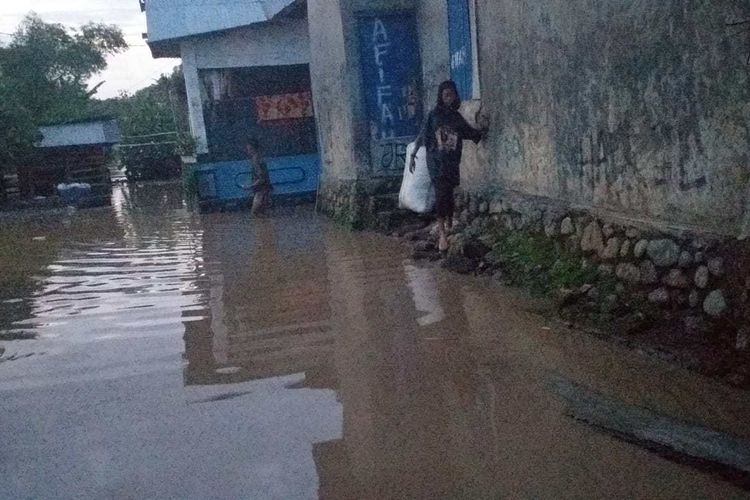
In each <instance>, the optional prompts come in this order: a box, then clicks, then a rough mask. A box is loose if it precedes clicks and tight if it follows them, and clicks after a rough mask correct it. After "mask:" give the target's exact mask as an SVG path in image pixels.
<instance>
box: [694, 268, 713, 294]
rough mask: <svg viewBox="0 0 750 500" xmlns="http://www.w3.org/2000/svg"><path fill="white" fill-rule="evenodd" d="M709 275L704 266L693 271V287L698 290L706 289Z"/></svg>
mask: <svg viewBox="0 0 750 500" xmlns="http://www.w3.org/2000/svg"><path fill="white" fill-rule="evenodd" d="M710 276H711V273H710V272H709V270H708V267H706V266H700V267H699V268H698V269H697V270H696V271H695V278H694V279H693V282H694V283H695V286H697V287H698V288H700V289H704V288H706V287H708V281H709V279H710Z"/></svg>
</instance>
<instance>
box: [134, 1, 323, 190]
mask: <svg viewBox="0 0 750 500" xmlns="http://www.w3.org/2000/svg"><path fill="white" fill-rule="evenodd" d="M141 5H142V7H143V8H144V10H145V12H146V18H147V24H148V34H147V43H148V45H149V47H151V52H152V54H153V56H154V57H156V58H159V57H179V58H181V59H182V67H183V72H184V75H185V86H186V89H187V97H188V107H189V112H190V126H191V131H192V134H193V136H194V137H195V139H196V149H197V153H198V158H199V163H200V164H201V165H202V167H201V169H199V172H198V173H199V174H201V173H205V174H206V175H210V176H212V179H211V180H210V182H208V184H205V185H209V184H210V186H211V187H210V189H209V193H208V194H207V196H208V197H209V198H213V199H215V200H216V201H217V202H220V203H223V202H224V201H226V200H241V199H246V198H247V195H248V194H249V192H248V189H247V188H246V186H247V185H248V184H249V181H248V178H247V176H248V175H249V173H248V172H249V171H248V163H247V161H246V152H245V145H246V144H247V142H248V139H249V138H250V137H253V138H255V139H257V140H258V141H259V142H260V143H261V144H262V146H263V149H264V152H265V156H266V158H267V160H268V165H269V170H270V173H271V180H272V182H273V184H274V192H275V193H276V194H277V195H285V194H290V195H291V194H299V193H312V192H315V191H316V189H317V184H318V178H319V175H320V160H319V155H318V134H317V129H316V122H315V115H314V111H313V104H312V103H313V100H312V91H311V84H310V67H309V62H310V43H309V34H308V25H307V3H306V1H304V0H146V1H145V3H142V4H141ZM203 167H205V168H203ZM199 185H204V184H200V183H199ZM199 194H200V193H199ZM201 196H202V195H201Z"/></svg>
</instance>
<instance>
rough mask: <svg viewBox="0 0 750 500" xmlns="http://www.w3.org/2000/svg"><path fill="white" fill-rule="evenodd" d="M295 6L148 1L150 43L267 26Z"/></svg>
mask: <svg viewBox="0 0 750 500" xmlns="http://www.w3.org/2000/svg"><path fill="white" fill-rule="evenodd" d="M293 3H295V0H149V1H147V2H146V20H147V24H148V42H149V44H152V43H159V42H166V41H170V40H175V39H179V38H185V37H188V36H195V35H201V34H204V33H212V32H215V31H223V30H229V29H233V28H239V27H242V26H249V25H252V24H257V23H263V22H268V21H270V20H272V19H273V18H274V17H275V16H276V15H277V14H279V12H281V11H282V10H284V9H285V8H286V7H288V6H289V5H291V4H293Z"/></svg>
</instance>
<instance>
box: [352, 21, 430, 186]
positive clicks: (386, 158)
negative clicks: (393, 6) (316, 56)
mask: <svg viewBox="0 0 750 500" xmlns="http://www.w3.org/2000/svg"><path fill="white" fill-rule="evenodd" d="M359 49H360V64H361V67H362V84H363V88H362V90H363V94H364V98H365V109H366V111H367V117H368V121H369V132H370V151H371V161H372V167H373V175H375V176H394V175H401V173H402V172H403V169H404V162H405V160H406V145H407V144H409V143H410V142H411V141H413V140H414V137H415V136H416V135H417V134H418V133H419V127H420V126H421V125H422V109H421V102H422V64H421V61H420V57H419V38H418V36H417V24H416V19H415V16H414V13H413V12H409V11H397V12H378V13H363V14H361V15H360V16H359Z"/></svg>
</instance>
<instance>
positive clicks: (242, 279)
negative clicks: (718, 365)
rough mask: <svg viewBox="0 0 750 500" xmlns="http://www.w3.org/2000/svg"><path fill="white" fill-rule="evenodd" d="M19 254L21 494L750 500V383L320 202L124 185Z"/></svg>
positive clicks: (14, 433) (12, 488) (1, 491)
mask: <svg viewBox="0 0 750 500" xmlns="http://www.w3.org/2000/svg"><path fill="white" fill-rule="evenodd" d="M0 239H1V240H2V241H0V273H1V274H0V335H2V338H4V339H9V338H11V337H17V338H22V340H5V341H0V352H2V355H0V497H2V498H34V499H46V498H64V499H68V498H97V499H102V498H117V499H120V498H178V499H193V498H195V499H204V498H249V499H297V498H326V499H389V498H399V499H400V498H420V499H421V498H424V499H440V498H451V499H453V498H470V499H483V498H493V499H494V498H530V499H542V498H550V499H552V498H554V499H558V498H680V499H683V498H722V499H725V498H747V497H750V486H749V483H748V482H747V475H743V474H744V472H750V470H748V471H744V472H743V467H744V464H745V463H746V462H745V460H746V458H747V456H748V455H746V452H748V450H749V449H750V448H748V447H747V443H748V441H747V440H748V439H749V438H750V394H748V393H745V392H740V391H736V390H733V389H730V388H728V387H725V386H722V385H720V384H718V383H715V382H713V381H710V380H707V379H704V378H702V377H700V376H698V375H695V374H692V373H689V372H685V371H683V370H681V369H678V368H675V367H673V366H670V365H668V364H666V363H662V362H660V361H657V360H655V359H652V358H649V357H646V356H644V355H641V354H638V353H636V352H632V351H627V350H624V349H622V348H620V347H617V346H615V345H612V344H609V343H607V342H604V341H601V340H598V339H595V338H593V337H590V336H586V335H583V334H578V333H574V332H569V331H565V330H563V329H560V328H559V327H557V326H556V325H555V324H553V323H550V322H548V321H547V320H545V319H544V317H543V316H541V315H540V314H538V313H537V312H534V311H535V310H538V309H536V304H535V303H534V302H533V301H531V300H530V299H529V298H527V297H525V296H524V295H523V294H522V293H521V292H518V291H513V290H507V289H500V288H496V287H494V288H493V287H492V286H490V285H489V284H486V283H483V282H482V281H481V280H479V279H476V278H464V277H459V276H456V275H452V274H449V273H446V272H443V271H442V270H439V269H436V268H430V267H421V266H419V265H417V264H415V263H414V262H412V261H411V260H410V259H409V258H408V252H407V251H406V249H405V248H404V247H403V246H402V245H401V244H400V243H399V242H397V241H395V240H391V239H388V238H384V237H382V236H377V235H370V234H353V233H348V232H345V231H342V230H340V229H338V228H336V227H335V226H333V225H332V224H330V223H329V222H327V221H325V220H324V219H321V218H319V217H317V216H315V215H314V214H312V213H311V210H310V209H308V208H301V209H294V210H291V209H289V210H277V211H276V212H275V213H274V216H273V217H272V218H268V219H263V220H251V219H250V217H249V215H248V214H247V213H232V214H212V215H199V214H197V213H195V212H193V211H191V210H190V209H189V207H188V206H187V205H186V204H185V203H184V201H183V199H182V196H181V193H180V189H179V187H178V186H173V185H147V186H142V187H131V188H128V187H119V188H117V189H116V192H115V197H114V206H113V207H111V208H106V209H95V210H87V211H79V212H65V213H61V214H57V215H56V216H49V215H48V216H45V217H41V216H23V217H22V218H20V219H19V218H17V217H9V216H3V217H2V218H0ZM27 337H33V338H27ZM3 351H4V352H3ZM631 434H632V435H631ZM633 436H635V437H636V438H637V439H633ZM706 436H708V437H707V438H706ZM702 439H704V441H701V440H702ZM705 439H708V440H709V441H711V443H708V444H707V443H706V442H705ZM659 440H661V441H659ZM675 441H679V443H681V444H680V446H683V449H681V450H679V451H682V452H685V453H687V454H689V453H691V450H695V449H699V450H701V449H707V450H708V451H706V453H707V454H709V455H710V454H711V453H714V455H711V458H712V459H716V460H722V457H728V459H730V458H731V459H732V460H734V462H732V465H731V467H730V468H729V469H726V470H724V469H722V470H717V469H716V468H715V467H709V466H706V464H702V463H696V462H695V461H692V460H687V459H686V457H684V456H680V455H679V454H678V456H673V455H672V454H670V453H664V449H658V448H659V447H653V446H650V445H649V444H648V443H649V442H651V444H653V443H654V442H657V444H658V443H661V444H662V445H665V446H666V447H669V446H671V445H670V443H672V442H675ZM712 443H713V444H712ZM701 446H703V448H701ZM749 465H750V464H749Z"/></svg>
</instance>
